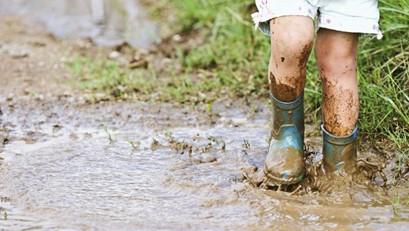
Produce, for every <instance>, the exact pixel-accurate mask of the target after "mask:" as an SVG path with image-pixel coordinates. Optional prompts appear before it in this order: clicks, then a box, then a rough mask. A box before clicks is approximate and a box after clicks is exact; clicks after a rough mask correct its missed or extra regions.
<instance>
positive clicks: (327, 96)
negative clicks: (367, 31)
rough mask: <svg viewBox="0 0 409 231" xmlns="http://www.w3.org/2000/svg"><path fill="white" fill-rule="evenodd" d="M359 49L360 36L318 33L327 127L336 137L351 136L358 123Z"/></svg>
mask: <svg viewBox="0 0 409 231" xmlns="http://www.w3.org/2000/svg"><path fill="white" fill-rule="evenodd" d="M357 46H358V35H357V34H354V33H346V32H339V31H334V30H329V29H320V30H319V31H318V35H317V41H316V56H317V62H318V67H319V70H320V76H321V80H322V82H323V105H322V114H323V120H324V127H325V129H326V130H327V131H328V132H330V133H331V134H333V135H336V136H347V135H350V134H351V133H352V131H353V129H354V128H355V126H356V123H357V121H358V113H359V98H358V83H357V79H356V54H357Z"/></svg>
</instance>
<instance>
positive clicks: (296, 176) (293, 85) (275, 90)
mask: <svg viewBox="0 0 409 231" xmlns="http://www.w3.org/2000/svg"><path fill="white" fill-rule="evenodd" d="M270 29H271V58H270V65H269V81H270V88H271V91H272V94H273V96H274V98H273V99H272V101H273V129H272V138H273V139H272V140H271V142H270V147H269V150H268V154H267V156H266V160H265V162H264V173H265V175H266V177H267V179H268V182H269V183H268V184H271V185H283V184H284V185H291V184H295V183H297V182H300V181H301V180H302V179H303V178H304V176H305V164H304V152H303V144H304V104H303V98H302V97H300V96H301V94H302V92H303V91H304V83H305V75H306V64H307V60H308V57H309V54H310V52H311V48H312V44H313V39H314V28H313V21H312V19H311V18H308V17H304V16H287V17H279V18H276V19H273V20H271V21H270Z"/></svg>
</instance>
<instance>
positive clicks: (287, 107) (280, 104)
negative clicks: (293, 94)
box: [270, 92, 304, 111]
mask: <svg viewBox="0 0 409 231" xmlns="http://www.w3.org/2000/svg"><path fill="white" fill-rule="evenodd" d="M270 97H271V99H272V100H273V103H274V104H275V106H277V107H278V108H280V109H282V110H286V111H287V110H293V109H295V108H297V107H298V106H300V104H302V103H303V102H304V93H301V95H300V96H298V97H297V98H296V99H295V100H294V101H291V102H284V101H281V100H278V99H277V98H276V97H274V95H273V94H272V93H271V92H270Z"/></svg>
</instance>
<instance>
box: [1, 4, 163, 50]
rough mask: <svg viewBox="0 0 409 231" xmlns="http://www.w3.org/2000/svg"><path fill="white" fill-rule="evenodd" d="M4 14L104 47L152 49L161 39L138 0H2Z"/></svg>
mask: <svg viewBox="0 0 409 231" xmlns="http://www.w3.org/2000/svg"><path fill="white" fill-rule="evenodd" d="M0 15H18V16H21V17H23V18H24V19H25V20H24V21H25V22H26V23H34V24H38V23H40V24H42V25H43V26H44V27H45V28H46V30H48V31H49V32H50V33H51V34H53V35H55V36H56V37H58V38H63V39H75V38H89V39H91V40H92V41H93V42H94V43H95V44H97V45H101V46H117V45H121V44H123V43H128V44H130V45H131V46H133V47H137V48H148V47H149V46H150V45H151V44H153V43H155V42H156V41H158V39H159V37H158V36H157V26H156V25H155V24H154V23H153V22H152V21H150V20H149V19H148V16H147V14H146V12H145V11H144V10H143V9H142V7H141V5H140V4H139V3H138V1H136V0H86V1H84V0H56V1H49V0H35V1H32V0H1V1H0Z"/></svg>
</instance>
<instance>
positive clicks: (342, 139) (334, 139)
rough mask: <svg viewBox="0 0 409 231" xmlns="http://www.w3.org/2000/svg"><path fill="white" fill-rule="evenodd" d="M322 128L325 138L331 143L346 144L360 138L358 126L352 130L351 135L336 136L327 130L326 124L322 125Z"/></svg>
mask: <svg viewBox="0 0 409 231" xmlns="http://www.w3.org/2000/svg"><path fill="white" fill-rule="evenodd" d="M321 130H322V132H323V135H324V140H326V141H327V142H329V143H332V144H336V145H346V144H349V143H352V142H353V141H355V140H356V139H357V138H358V127H355V128H354V130H353V131H352V133H351V135H348V136H335V135H332V134H331V133H329V132H328V131H327V130H325V128H324V125H323V124H322V125H321Z"/></svg>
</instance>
